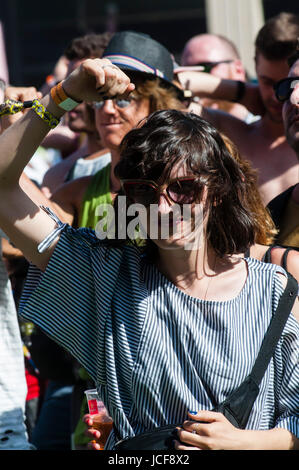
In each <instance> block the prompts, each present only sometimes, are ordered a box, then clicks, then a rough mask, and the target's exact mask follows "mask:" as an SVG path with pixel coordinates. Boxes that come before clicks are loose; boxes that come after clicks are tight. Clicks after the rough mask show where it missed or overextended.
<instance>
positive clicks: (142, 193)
mask: <svg viewBox="0 0 299 470" xmlns="http://www.w3.org/2000/svg"><path fill="white" fill-rule="evenodd" d="M121 185H122V188H123V190H124V193H125V195H126V196H127V197H128V198H129V199H130V200H131V201H132V202H134V203H138V204H142V205H143V206H145V207H148V206H149V205H150V204H159V200H160V196H161V194H163V195H164V196H166V199H167V200H168V202H175V203H176V204H179V205H183V204H192V203H193V202H194V201H195V200H196V198H197V196H198V192H199V189H200V187H201V186H202V184H200V183H199V180H198V178H194V177H183V178H177V179H175V180H173V181H171V182H170V183H169V184H168V185H167V186H165V185H163V186H159V185H158V184H157V183H155V182H154V181H151V180H140V179H139V180H133V179H132V180H130V179H125V180H121Z"/></svg>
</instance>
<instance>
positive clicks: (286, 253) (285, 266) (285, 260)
mask: <svg viewBox="0 0 299 470" xmlns="http://www.w3.org/2000/svg"><path fill="white" fill-rule="evenodd" d="M291 250H293V248H291V247H288V248H286V249H285V252H284V254H283V257H282V263H281V266H282V267H283V269H285V270H286V271H287V257H288V254H289V252H290V251H291Z"/></svg>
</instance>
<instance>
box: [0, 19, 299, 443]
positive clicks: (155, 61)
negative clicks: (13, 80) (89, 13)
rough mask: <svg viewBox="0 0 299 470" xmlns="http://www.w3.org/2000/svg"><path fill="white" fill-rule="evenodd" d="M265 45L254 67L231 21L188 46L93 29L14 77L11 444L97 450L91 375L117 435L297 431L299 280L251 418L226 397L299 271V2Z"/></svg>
mask: <svg viewBox="0 0 299 470" xmlns="http://www.w3.org/2000/svg"><path fill="white" fill-rule="evenodd" d="M253 40H254V38H253ZM255 64H256V76H257V81H258V82H257V84H255V83H252V82H251V81H250V79H249V77H248V76H247V73H246V70H245V67H244V65H243V63H242V60H241V57H240V54H239V52H238V50H237V48H236V46H235V45H234V44H233V43H232V42H231V41H230V40H229V39H228V38H225V37H223V36H220V35H212V34H201V35H198V36H195V37H194V38H191V39H190V40H189V41H188V42H187V43H186V45H185V47H184V49H183V51H182V54H181V63H180V64H177V63H175V62H174V58H173V55H172V51H169V50H168V49H167V48H165V47H164V46H163V45H162V44H160V43H159V42H158V41H156V40H155V39H154V38H151V37H150V36H148V35H146V34H143V33H139V32H134V31H122V32H117V33H114V34H110V33H103V34H88V35H85V36H82V37H78V38H75V39H73V40H72V41H71V42H70V44H69V45H68V46H67V47H66V49H65V51H64V53H63V55H62V57H60V58H59V60H58V62H57V66H56V67H55V69H54V71H53V75H52V76H51V77H50V78H49V77H48V80H47V82H46V83H45V85H44V86H43V87H42V89H41V90H36V88H34V87H16V86H13V84H12V85H9V86H8V85H7V86H6V88H5V91H4V95H5V96H4V100H6V101H5V103H4V104H3V105H2V107H1V108H0V115H1V135H0V155H1V158H0V193H1V194H0V228H1V237H2V250H3V252H2V257H1V265H0V268H1V272H0V281H1V284H0V296H1V299H2V301H1V305H0V312H1V317H0V322H1V330H3V338H4V337H5V343H4V342H3V343H0V346H1V350H2V348H3V354H1V356H0V357H1V359H0V361H1V368H0V396H1V401H0V436H1V437H0V449H11V450H12V449H19V450H21V449H28V450H34V449H37V450H82V449H84V450H88V449H90V450H91V449H93V450H98V449H100V448H101V447H100V445H99V439H100V434H101V432H100V430H99V429H96V427H94V415H91V414H90V413H89V410H88V405H87V402H86V398H85V394H84V391H85V390H86V389H90V388H96V389H97V391H98V394H99V396H100V398H101V400H102V401H103V403H104V405H105V407H106V409H107V412H108V413H109V415H110V416H111V418H112V420H113V429H112V431H111V433H110V435H109V437H108V439H107V441H106V444H105V449H108V450H113V449H115V448H117V445H118V443H119V442H122V441H123V440H126V441H127V442H129V441H130V439H132V443H134V437H135V436H139V435H142V433H145V432H149V431H154V430H157V429H159V428H161V427H163V426H166V425H173V426H174V428H175V429H176V433H175V436H174V438H173V440H172V444H171V446H172V449H173V450H198V449H210V450H216V449H224V450H233V449H242V450H246V449H248V450H249V449H262V450H267V449H268V450H270V449H273V450H274V449H298V448H299V418H298V410H299V387H298V385H299V380H298V378H299V377H298V376H299V371H298V338H299V328H298V320H299V301H298V284H297V283H296V282H295V284H294V285H296V287H295V289H293V290H292V292H291V293H290V297H292V299H293V300H292V305H290V306H289V305H286V304H285V306H284V309H285V310H286V313H287V317H286V320H285V325H284V328H283V330H282V332H281V333H280V334H279V337H278V341H277V344H276V346H275V350H274V353H273V354H272V355H271V358H269V365H268V367H267V368H266V371H265V373H264V375H263V377H262V378H261V383H260V384H256V383H255V384H254V387H253V388H254V389H255V388H256V393H255V396H254V400H253V401H252V403H251V407H250V409H248V410H247V414H246V419H245V415H244V416H242V423H243V424H242V425H240V424H238V420H237V421H236V420H232V419H231V418H230V416H229V415H227V414H226V413H225V412H224V411H223V410H224V409H223V408H219V406H220V405H221V404H222V403H223V402H225V401H228V400H229V399H230V396H231V394H232V393H233V392H235V391H236V390H239V388H240V386H241V385H242V384H243V382H244V381H245V383H246V379H247V377H248V376H250V373H251V370H252V368H253V365H254V363H255V360H256V358H257V356H258V353H259V351H260V348H261V345H262V344H263V340H264V338H265V336H266V334H267V331H268V327H269V325H270V324H272V323H271V322H272V319H274V318H275V317H276V315H277V309H278V306H279V305H280V303H281V299H282V298H284V293H285V292H286V291H287V289H288V287H289V282H291V281H292V282H293V283H294V281H297V282H298V281H299V253H298V249H299V127H298V126H299V17H298V16H296V15H294V14H291V13H281V14H279V15H277V16H275V17H273V18H271V19H270V20H268V21H267V22H266V23H265V25H264V26H263V27H262V28H261V30H260V31H259V32H258V34H257V37H256V38H255ZM12 100H13V101H12ZM29 101H32V105H31V108H32V109H30V108H26V109H25V108H24V109H23V108H22V103H23V102H26V103H28V102H29ZM13 103H14V106H15V103H17V105H20V106H19V108H20V109H21V111H19V112H17V113H14V114H13V113H12V112H11V109H12V104H13ZM53 151H55V155H56V157H55V158H54V159H53V158H52V160H51V163H50V164H49V165H48V168H47V169H45V167H43V169H42V170H41V167H40V165H39V160H40V159H42V158H43V154H44V152H45V153H46V154H47V155H53ZM57 154H58V155H59V158H58V157H57ZM47 161H48V160H47ZM111 214H113V215H112V217H111ZM136 214H137V217H136ZM165 233H166V235H165ZM242 386H243V385H242ZM246 391H247V389H246ZM251 391H252V387H251ZM2 396H3V399H2ZM246 397H247V395H246ZM239 401H240V402H242V400H239ZM249 401H250V400H247V398H244V399H243V402H242V407H241V408H242V410H243V411H244V409H245V408H246V407H245V405H248V402H249ZM247 415H248V416H247ZM178 423H180V424H179V425H178ZM132 445H134V444H132ZM136 449H139V447H136Z"/></svg>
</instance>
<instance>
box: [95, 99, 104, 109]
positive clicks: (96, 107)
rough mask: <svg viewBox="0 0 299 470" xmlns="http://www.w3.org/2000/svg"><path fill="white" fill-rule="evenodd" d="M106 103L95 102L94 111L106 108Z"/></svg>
mask: <svg viewBox="0 0 299 470" xmlns="http://www.w3.org/2000/svg"><path fill="white" fill-rule="evenodd" d="M104 103H105V101H94V102H93V107H94V109H101V108H102V107H103V106H104Z"/></svg>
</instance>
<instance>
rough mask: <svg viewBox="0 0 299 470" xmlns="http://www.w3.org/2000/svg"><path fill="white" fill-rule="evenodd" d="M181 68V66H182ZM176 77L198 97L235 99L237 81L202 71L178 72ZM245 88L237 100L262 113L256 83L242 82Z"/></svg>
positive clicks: (249, 108) (261, 104)
mask: <svg viewBox="0 0 299 470" xmlns="http://www.w3.org/2000/svg"><path fill="white" fill-rule="evenodd" d="M182 69H183V68H182ZM178 78H179V81H180V82H181V84H182V85H183V87H184V88H185V89H187V90H191V91H192V93H193V95H195V96H198V97H200V98H211V99H215V100H225V101H235V100H236V99H237V97H238V81H236V80H225V79H221V78H219V77H216V76H215V75H211V74H207V73H203V72H192V71H190V72H179V73H178ZM244 85H245V90H244V94H243V95H242V97H241V98H240V99H239V100H238V103H239V104H242V105H243V106H245V107H246V108H247V109H248V110H249V111H251V112H252V113H253V114H259V115H263V114H264V112H265V108H264V105H263V102H262V100H261V96H260V93H259V87H258V85H256V84H253V83H248V82H244Z"/></svg>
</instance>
